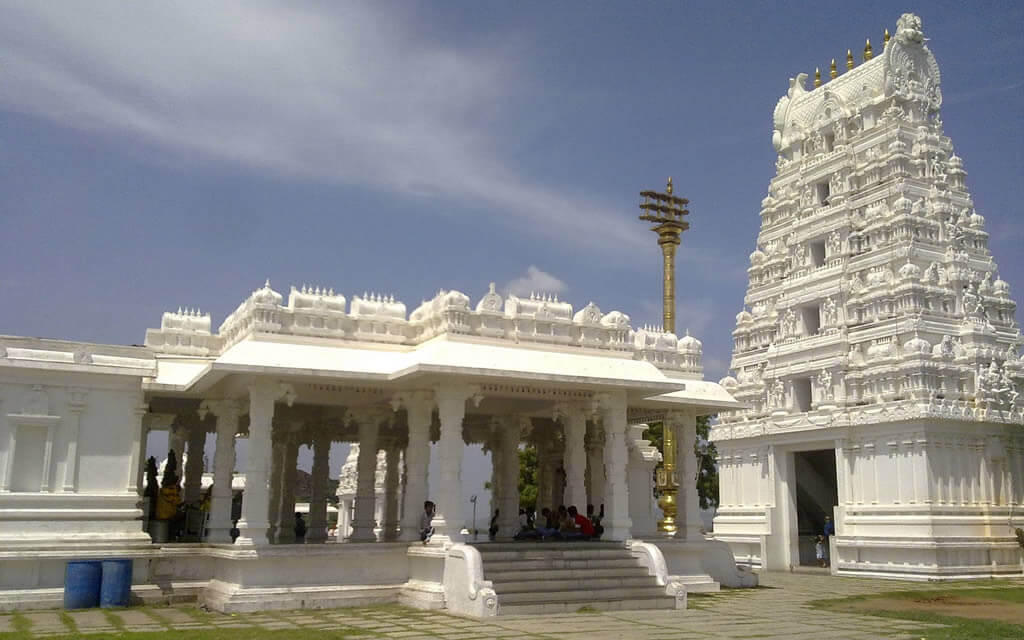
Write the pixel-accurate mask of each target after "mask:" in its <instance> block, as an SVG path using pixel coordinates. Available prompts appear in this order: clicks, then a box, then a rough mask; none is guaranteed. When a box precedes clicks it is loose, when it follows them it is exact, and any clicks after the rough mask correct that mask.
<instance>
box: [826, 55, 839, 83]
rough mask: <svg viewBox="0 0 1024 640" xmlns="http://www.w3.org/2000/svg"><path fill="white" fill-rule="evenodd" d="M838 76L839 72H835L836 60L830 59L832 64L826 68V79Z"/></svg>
mask: <svg viewBox="0 0 1024 640" xmlns="http://www.w3.org/2000/svg"><path fill="white" fill-rule="evenodd" d="M838 75H839V72H838V71H837V70H836V59H835V58H832V64H830V65H829V66H828V77H830V78H835V77H836V76H838Z"/></svg>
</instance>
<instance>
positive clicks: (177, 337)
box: [144, 307, 221, 356]
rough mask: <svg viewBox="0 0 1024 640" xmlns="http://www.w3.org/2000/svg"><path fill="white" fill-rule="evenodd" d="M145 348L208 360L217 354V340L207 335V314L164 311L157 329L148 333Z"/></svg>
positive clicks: (195, 310) (218, 339)
mask: <svg viewBox="0 0 1024 640" xmlns="http://www.w3.org/2000/svg"><path fill="white" fill-rule="evenodd" d="M144 344H145V345H146V346H147V347H150V348H152V349H155V350H157V351H160V352H161V353H173V354H177V355H187V356H209V355H214V354H216V353H217V352H218V351H219V350H220V346H221V338H220V336H215V335H211V333H210V314H209V313H203V312H202V311H200V310H198V309H184V310H182V308H181V307H178V310H177V311H176V312H175V311H167V312H165V313H164V314H163V316H162V317H161V318H160V328H159V329H147V330H146V339H145V342H144Z"/></svg>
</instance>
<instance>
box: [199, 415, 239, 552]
mask: <svg viewBox="0 0 1024 640" xmlns="http://www.w3.org/2000/svg"><path fill="white" fill-rule="evenodd" d="M242 409H243V407H242V404H241V403H240V402H238V401H237V400H234V399H223V400H213V401H206V402H204V403H203V404H202V405H201V406H200V408H199V415H200V416H203V415H204V414H205V413H206V412H209V413H212V414H213V415H214V417H215V418H216V420H217V426H216V429H217V441H216V448H215V449H214V451H213V487H212V488H211V491H210V524H209V526H208V527H207V533H206V540H207V542H215V543H230V542H231V498H232V491H231V482H232V479H233V477H234V470H235V434H236V433H238V418H239V416H240V415H241V413H242Z"/></svg>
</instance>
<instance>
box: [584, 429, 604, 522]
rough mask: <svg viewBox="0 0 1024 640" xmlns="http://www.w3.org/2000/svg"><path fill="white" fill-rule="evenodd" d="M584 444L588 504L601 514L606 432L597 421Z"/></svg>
mask: <svg viewBox="0 0 1024 640" xmlns="http://www.w3.org/2000/svg"><path fill="white" fill-rule="evenodd" d="M584 444H585V446H586V449H587V478H586V480H587V484H588V486H587V497H588V500H589V502H588V503H587V504H592V505H594V513H600V511H601V505H603V504H604V483H605V474H604V431H602V429H601V426H600V425H599V424H598V422H597V421H595V422H591V423H590V430H589V432H588V434H587V439H586V440H585V441H584ZM578 507H579V505H577V508H578Z"/></svg>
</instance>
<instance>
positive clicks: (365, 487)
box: [349, 408, 385, 542]
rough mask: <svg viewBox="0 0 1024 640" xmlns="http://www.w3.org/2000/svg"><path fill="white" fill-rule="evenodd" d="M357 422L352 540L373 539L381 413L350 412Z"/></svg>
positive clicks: (379, 411) (373, 410)
mask: <svg viewBox="0 0 1024 640" xmlns="http://www.w3.org/2000/svg"><path fill="white" fill-rule="evenodd" d="M350 415H351V416H352V419H353V420H355V421H356V423H357V424H358V426H359V462H358V467H357V468H358V474H359V476H358V480H357V481H356V498H355V503H356V508H355V516H354V517H353V518H352V535H351V536H350V537H349V540H350V541H352V542H375V541H376V540H377V536H376V535H375V534H374V532H373V530H374V528H375V527H376V526H377V521H376V519H375V518H374V510H375V508H376V505H377V496H376V493H375V491H374V490H375V488H376V479H377V436H378V435H379V431H380V421H381V420H383V419H384V417H385V416H384V414H383V413H382V412H381V410H380V409H378V408H370V409H369V410H363V411H355V412H352V413H351V414H350Z"/></svg>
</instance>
